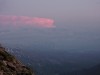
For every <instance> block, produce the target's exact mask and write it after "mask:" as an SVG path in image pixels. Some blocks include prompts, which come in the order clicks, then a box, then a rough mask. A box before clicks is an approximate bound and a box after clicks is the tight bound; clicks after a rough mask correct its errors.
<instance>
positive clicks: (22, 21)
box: [0, 15, 55, 28]
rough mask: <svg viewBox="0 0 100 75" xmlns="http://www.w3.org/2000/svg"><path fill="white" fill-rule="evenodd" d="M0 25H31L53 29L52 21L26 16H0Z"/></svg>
mask: <svg viewBox="0 0 100 75" xmlns="http://www.w3.org/2000/svg"><path fill="white" fill-rule="evenodd" d="M0 24H2V25H14V26H20V25H31V26H37V27H47V28H52V27H55V26H54V20H53V19H48V18H39V17H28V16H9V15H0Z"/></svg>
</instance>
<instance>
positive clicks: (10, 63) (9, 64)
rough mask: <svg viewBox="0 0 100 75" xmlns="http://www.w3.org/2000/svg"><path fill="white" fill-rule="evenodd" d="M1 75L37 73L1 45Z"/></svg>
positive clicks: (31, 74)
mask: <svg viewBox="0 0 100 75" xmlns="http://www.w3.org/2000/svg"><path fill="white" fill-rule="evenodd" d="M0 75H35V73H34V72H33V71H32V70H31V69H30V68H28V67H26V66H25V65H23V64H22V63H21V62H20V61H19V60H17V59H16V58H15V57H14V56H13V55H11V54H9V53H8V52H6V49H5V48H4V47H2V45H1V44H0Z"/></svg>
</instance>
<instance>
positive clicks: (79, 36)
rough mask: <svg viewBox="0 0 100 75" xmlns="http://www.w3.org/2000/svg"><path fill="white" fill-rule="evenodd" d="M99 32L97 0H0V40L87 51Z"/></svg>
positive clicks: (99, 37) (96, 41) (96, 43)
mask: <svg viewBox="0 0 100 75" xmlns="http://www.w3.org/2000/svg"><path fill="white" fill-rule="evenodd" d="M99 32H100V1H99V0H0V42H1V43H5V44H11V45H16V44H17V45H25V46H35V47H43V48H44V47H46V48H55V49H67V48H68V49H77V48H84V47H85V48H86V50H87V49H89V50H91V49H97V48H99V44H100V43H99V42H100V41H99V40H100V33H99ZM91 47H92V48H91Z"/></svg>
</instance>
